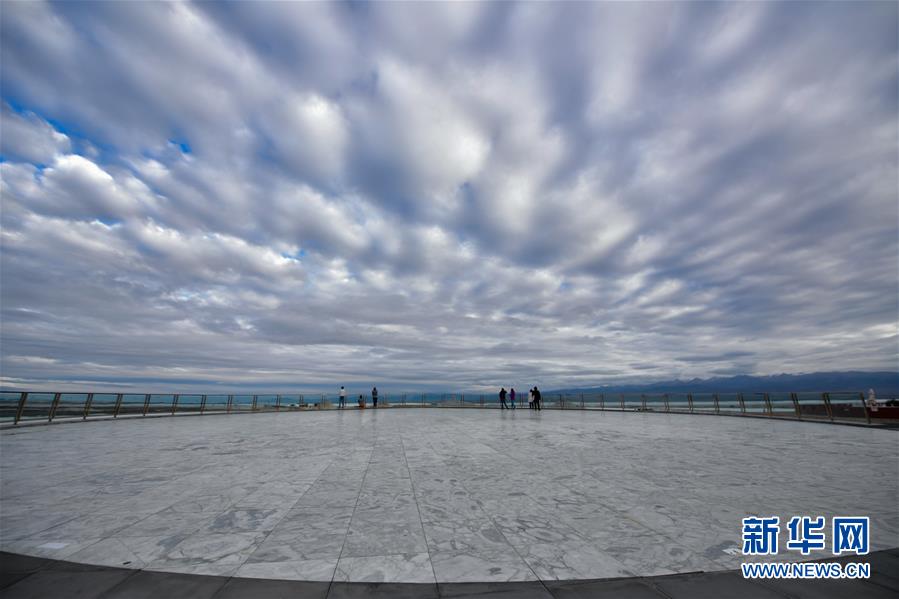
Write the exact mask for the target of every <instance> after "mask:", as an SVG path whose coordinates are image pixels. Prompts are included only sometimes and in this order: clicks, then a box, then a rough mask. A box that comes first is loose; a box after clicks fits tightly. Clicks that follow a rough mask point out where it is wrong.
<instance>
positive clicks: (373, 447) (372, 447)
mask: <svg viewBox="0 0 899 599" xmlns="http://www.w3.org/2000/svg"><path fill="white" fill-rule="evenodd" d="M361 428H362V427H360V429H361ZM360 429H357V433H356V439H359V432H358V431H359V430H360ZM356 439H354V442H353V446H354V447H355V446H356V445H357V443H356ZM377 439H378V437H377V434H375V435H374V437H373V439H372V445H371V453H369V454H368V462H367V463H366V464H365V474H363V475H362V482H361V483H360V484H359V492H358V493H357V494H356V503H354V504H353V513H352V514H351V515H350V520H349V522H347V528H346V534H344V535H343V545H341V546H340V553H339V554H338V555H337V561H336V562H335V563H334V573H333V574H331V582H329V583H328V591H327V593H325V597H330V596H331V588H332V587H333V586H334V579H335V578H336V577H337V567H338V566H339V565H340V558H342V557H343V552H344V550H345V549H346V543H347V537H349V536H350V527H351V526H352V525H353V518H355V517H356V510H357V509H358V507H359V498H360V497H361V496H362V489H363V487H365V479H366V477H367V476H368V469H369V468H371V461H372V459H374V455H375V444H376V443H377ZM334 459H335V460H336V459H337V457H336V456H335V458H334Z"/></svg>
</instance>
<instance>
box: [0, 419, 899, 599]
mask: <svg viewBox="0 0 899 599" xmlns="http://www.w3.org/2000/svg"><path fill="white" fill-rule="evenodd" d="M0 450H2V455H3V460H2V471H0V549H2V550H3V551H8V552H13V553H19V554H26V555H34V556H41V557H50V558H55V559H64V560H68V561H73V562H79V563H88V564H99V565H104V566H118V567H126V568H136V569H145V570H157V571H165V572H183V573H197V574H214V575H221V576H237V577H248V578H273V579H293V580H309V581H316V580H318V581H337V582H339V581H349V582H357V581H359V582H381V581H387V582H421V583H434V582H465V581H478V582H485V581H529V580H530V581H533V580H544V581H546V580H572V579H596V578H610V577H626V576H652V575H658V574H671V573H676V572H691V571H699V570H702V571H718V570H727V569H732V568H735V567H737V565H738V564H739V563H740V562H742V561H745V558H744V557H743V556H742V555H740V551H739V549H740V546H739V543H740V520H741V518H743V517H745V516H746V515H748V514H755V515H779V516H780V517H781V518H782V519H783V518H789V517H790V516H793V515H811V516H818V515H823V516H826V517H828V518H831V517H833V516H839V515H849V516H857V515H867V516H870V517H871V541H872V549H875V550H876V549H885V548H890V547H895V546H896V545H897V540H899V508H897V506H899V473H897V470H896V467H895V464H896V460H897V457H899V434H897V433H896V432H895V431H884V430H870V429H866V428H856V427H846V426H833V425H823V424H813V423H802V422H788V421H770V420H761V419H750V418H745V419H744V418H730V417H711V416H690V415H673V414H672V415H667V414H646V413H616V412H587V413H585V412H580V411H564V412H559V411H543V412H539V413H538V412H532V411H529V410H516V411H514V412H512V411H498V410H476V409H388V410H381V411H375V410H366V411H364V412H360V411H343V412H337V411H330V412H304V413H282V414H274V413H269V414H253V415H233V416H206V417H174V418H157V419H141V420H123V421H105V422H88V423H73V424H69V425H59V426H56V425H54V426H44V427H29V428H23V429H18V430H5V431H2V433H0ZM800 557H802V556H801V555H799V554H798V553H796V554H792V558H793V559H798V558H800ZM821 557H827V554H825V553H823V552H821V553H820V554H815V553H813V554H812V555H810V556H809V557H808V559H815V558H821ZM790 558H791V554H789V553H788V554H783V553H782V554H781V555H780V556H778V559H779V560H780V561H783V560H784V559H790Z"/></svg>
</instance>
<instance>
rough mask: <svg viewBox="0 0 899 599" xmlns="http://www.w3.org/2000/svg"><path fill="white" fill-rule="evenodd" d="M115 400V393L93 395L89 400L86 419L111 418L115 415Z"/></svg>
mask: <svg viewBox="0 0 899 599" xmlns="http://www.w3.org/2000/svg"><path fill="white" fill-rule="evenodd" d="M116 398H118V395H117V394H115V393H94V397H93V398H92V399H91V406H90V412H89V413H88V418H90V417H94V416H112V415H113V414H115V405H116Z"/></svg>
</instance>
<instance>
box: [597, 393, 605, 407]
mask: <svg viewBox="0 0 899 599" xmlns="http://www.w3.org/2000/svg"><path fill="white" fill-rule="evenodd" d="M599 409H600V410H605V409H606V394H605V393H600V394H599Z"/></svg>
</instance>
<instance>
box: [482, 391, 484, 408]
mask: <svg viewBox="0 0 899 599" xmlns="http://www.w3.org/2000/svg"><path fill="white" fill-rule="evenodd" d="M481 407H482V408H483V407H484V395H483V394H481Z"/></svg>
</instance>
